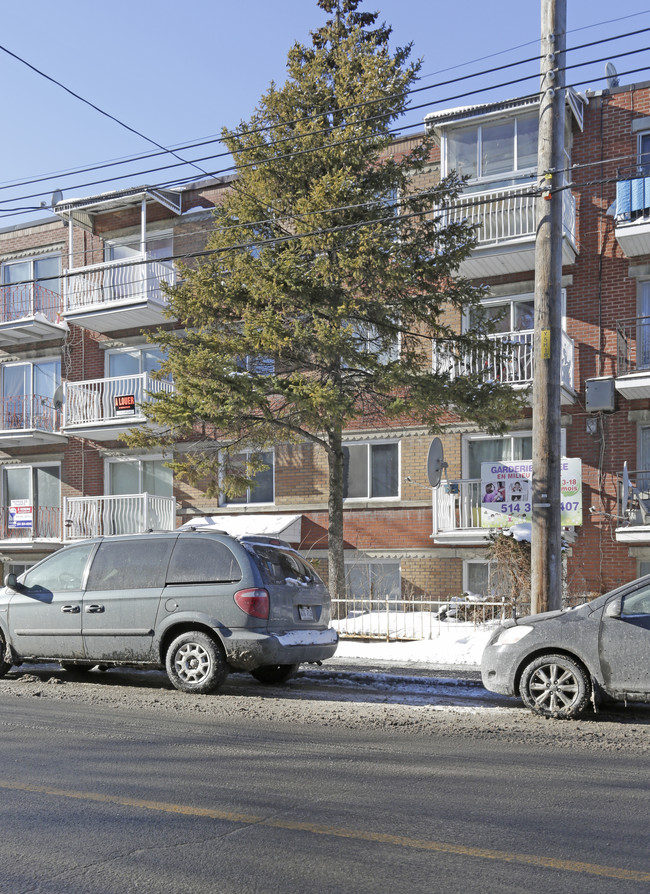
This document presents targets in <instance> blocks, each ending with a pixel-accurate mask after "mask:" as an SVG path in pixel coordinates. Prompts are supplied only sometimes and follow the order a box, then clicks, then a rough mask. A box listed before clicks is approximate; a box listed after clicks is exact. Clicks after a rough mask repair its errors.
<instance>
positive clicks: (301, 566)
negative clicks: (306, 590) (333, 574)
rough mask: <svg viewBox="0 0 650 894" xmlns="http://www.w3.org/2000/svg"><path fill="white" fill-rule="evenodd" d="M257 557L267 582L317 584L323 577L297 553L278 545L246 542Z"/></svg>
mask: <svg viewBox="0 0 650 894" xmlns="http://www.w3.org/2000/svg"><path fill="white" fill-rule="evenodd" d="M246 545H247V546H248V548H249V549H250V550H251V551H252V552H253V554H254V555H255V556H256V557H257V560H258V566H259V568H260V570H261V572H262V576H263V577H264V580H265V582H266V583H267V584H285V583H292V582H294V583H299V584H303V585H305V584H317V583H321V579H320V578H319V576H318V575H317V574H316V572H315V571H314V569H313V568H312V567H311V565H308V564H307V562H305V560H304V559H302V558H301V557H300V556H299V555H298V554H297V553H294V552H291V551H289V550H284V549H279V548H278V547H276V546H262V545H261V544H250V545H248V544H246Z"/></svg>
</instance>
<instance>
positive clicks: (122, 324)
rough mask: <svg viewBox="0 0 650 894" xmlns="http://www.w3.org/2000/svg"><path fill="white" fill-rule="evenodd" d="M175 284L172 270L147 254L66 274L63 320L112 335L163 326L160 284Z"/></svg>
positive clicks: (163, 305)
mask: <svg viewBox="0 0 650 894" xmlns="http://www.w3.org/2000/svg"><path fill="white" fill-rule="evenodd" d="M175 281H176V273H175V271H174V269H173V267H170V266H168V265H167V264H163V263H161V262H160V261H157V260H154V259H153V258H152V256H151V255H150V254H149V253H145V254H143V255H135V256H134V257H132V258H129V259H128V260H119V261H108V262H106V263H103V264H91V265H89V266H87V267H75V268H74V269H72V270H68V276H67V280H66V282H65V288H64V297H63V318H64V319H65V321H66V322H69V323H70V322H71V323H75V324H76V325H77V326H83V327H84V328H86V329H92V330H94V331H95V332H112V331H115V330H118V329H132V328H136V327H141V326H156V325H159V324H160V323H163V322H165V320H166V319H167V318H166V317H165V309H166V307H167V296H166V295H165V294H164V292H163V288H162V287H163V284H165V285H169V286H172V285H174V283H175Z"/></svg>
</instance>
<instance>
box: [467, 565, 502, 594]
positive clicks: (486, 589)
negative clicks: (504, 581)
mask: <svg viewBox="0 0 650 894" xmlns="http://www.w3.org/2000/svg"><path fill="white" fill-rule="evenodd" d="M495 577H496V563H495V562H486V561H485V560H484V559H464V560H463V593H470V594H471V595H472V596H482V597H483V598H484V599H489V598H490V597H491V596H492V595H493V590H494V587H495V584H496V581H495V580H494V578H495Z"/></svg>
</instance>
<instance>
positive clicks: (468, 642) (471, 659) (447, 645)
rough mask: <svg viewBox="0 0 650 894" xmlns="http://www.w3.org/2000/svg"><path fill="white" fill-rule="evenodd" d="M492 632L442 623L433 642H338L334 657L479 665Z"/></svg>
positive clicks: (423, 640) (491, 626) (488, 626)
mask: <svg viewBox="0 0 650 894" xmlns="http://www.w3.org/2000/svg"><path fill="white" fill-rule="evenodd" d="M493 632H494V625H482V626H480V627H475V626H474V625H473V624H448V625H444V624H443V625H441V627H440V630H439V632H438V633H437V635H436V636H435V637H434V638H433V639H419V640H414V641H412V642H404V641H400V642H386V641H385V640H384V641H382V640H380V639H378V640H374V641H370V642H367V641H362V640H355V639H340V640H339V645H338V648H337V650H336V657H337V658H343V659H345V658H355V659H358V658H365V659H367V660H369V661H394V662H396V663H397V662H399V663H402V664H408V663H410V662H417V663H423V664H450V665H455V664H462V665H474V666H478V665H480V663H481V655H482V654H483V649H484V647H485V644H486V643H487V641H488V639H489V638H490V636H491V635H492V633H493Z"/></svg>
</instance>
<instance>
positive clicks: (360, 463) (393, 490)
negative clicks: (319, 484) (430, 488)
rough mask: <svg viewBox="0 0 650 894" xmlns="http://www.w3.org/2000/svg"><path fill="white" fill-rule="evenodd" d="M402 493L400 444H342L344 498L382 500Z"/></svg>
mask: <svg viewBox="0 0 650 894" xmlns="http://www.w3.org/2000/svg"><path fill="white" fill-rule="evenodd" d="M398 496H399V443H397V442H392V443H378V444H348V445H347V446H344V447H343V497H344V498H345V499H348V500H351V499H380V498H383V497H398Z"/></svg>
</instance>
